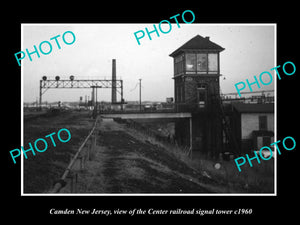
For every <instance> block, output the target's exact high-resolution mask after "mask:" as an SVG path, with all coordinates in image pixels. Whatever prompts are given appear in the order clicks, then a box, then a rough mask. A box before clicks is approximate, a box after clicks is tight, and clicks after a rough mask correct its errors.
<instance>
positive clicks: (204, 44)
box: [170, 34, 224, 57]
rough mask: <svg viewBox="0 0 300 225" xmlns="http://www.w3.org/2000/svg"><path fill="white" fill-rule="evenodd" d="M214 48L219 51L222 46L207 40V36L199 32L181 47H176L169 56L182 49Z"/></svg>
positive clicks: (221, 49)
mask: <svg viewBox="0 0 300 225" xmlns="http://www.w3.org/2000/svg"><path fill="white" fill-rule="evenodd" d="M193 49H194V50H199V49H201V50H215V51H218V52H221V51H223V50H224V48H223V47H221V46H220V45H217V44H216V43H214V42H212V41H210V40H209V37H202V36H200V35H199V34H198V35H196V36H195V37H193V38H192V39H191V40H189V41H187V42H186V43H185V44H183V45H182V46H181V47H179V48H178V49H176V50H175V51H174V52H172V53H171V54H170V56H172V57H174V56H176V55H177V54H178V53H179V52H181V51H184V50H193Z"/></svg>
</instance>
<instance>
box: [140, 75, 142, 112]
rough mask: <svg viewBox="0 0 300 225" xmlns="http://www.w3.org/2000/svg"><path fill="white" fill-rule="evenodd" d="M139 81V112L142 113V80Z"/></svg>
mask: <svg viewBox="0 0 300 225" xmlns="http://www.w3.org/2000/svg"><path fill="white" fill-rule="evenodd" d="M139 81H140V111H142V79H139Z"/></svg>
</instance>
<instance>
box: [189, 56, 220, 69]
mask: <svg viewBox="0 0 300 225" xmlns="http://www.w3.org/2000/svg"><path fill="white" fill-rule="evenodd" d="M218 66H219V63H218V53H197V54H196V53H186V54H185V69H186V72H190V73H193V72H194V73H195V72H196V73H200V74H207V73H209V74H216V73H218V71H219V69H218Z"/></svg>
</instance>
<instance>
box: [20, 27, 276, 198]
mask: <svg viewBox="0 0 300 225" xmlns="http://www.w3.org/2000/svg"><path fill="white" fill-rule="evenodd" d="M97 24H99V25H117V24H118V23H114V24H106V23H103V24H102V23H79V24H78V23H67V24H65V23H63V24H60V23H56V24H53V23H43V24H35V23H22V24H21V49H24V48H23V38H24V35H23V26H26V25H36V26H43V25H47V26H48V25H54V26H58V25H62V26H67V25H97ZM130 24H134V23H130ZM194 24H195V25H201V26H203V25H204V26H224V25H225V26H228V25H230V26H243V25H245V26H249V25H250V26H251V25H253V26H272V25H273V26H274V67H275V66H277V23H226V24H223V23H221V24H219V23H204V24H200V23H194ZM194 24H193V25H194ZM119 25H120V24H119ZM121 25H122V24H121ZM123 25H124V24H123ZM139 25H140V24H139ZM274 73H275V72H274ZM274 77H275V76H274ZM23 79H24V77H23V66H21V146H24V144H23V142H24V121H23V120H24V115H23V91H24V88H23V84H24V83H23ZM274 80H275V83H274V86H275V92H274V99H275V104H274V114H275V117H274V141H277V79H274ZM274 152H275V155H274V156H275V157H274V162H275V163H274V193H225V194H223V193H215V194H210V193H209V194H207V193H206V194H204V193H203V194H202V193H195V194H191V193H188V194H165V193H164V194H154V193H149V194H146V193H135V194H118V193H116V194H115V193H111V194H109V193H108V194H107V193H106V194H98V193H89V194H80V193H78V194H75V193H57V194H51V193H24V185H23V182H24V179H23V175H24V174H23V171H24V170H23V166H24V159H23V158H24V157H22V155H23V152H22V154H21V196H277V152H276V151H274Z"/></svg>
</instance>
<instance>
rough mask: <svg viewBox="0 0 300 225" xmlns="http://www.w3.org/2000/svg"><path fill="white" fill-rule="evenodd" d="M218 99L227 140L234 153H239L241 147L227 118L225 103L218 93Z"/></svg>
mask: <svg viewBox="0 0 300 225" xmlns="http://www.w3.org/2000/svg"><path fill="white" fill-rule="evenodd" d="M216 100H217V102H216V103H217V105H218V108H219V112H220V113H218V115H219V116H220V117H221V118H220V119H221V121H222V129H223V131H224V133H225V137H226V141H227V142H228V143H229V146H231V147H233V152H234V153H239V152H240V148H239V146H238V143H237V141H236V138H235V137H234V135H233V132H232V129H231V126H230V124H229V121H228V120H227V119H226V116H225V110H224V105H223V101H222V99H221V97H220V95H216Z"/></svg>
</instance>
